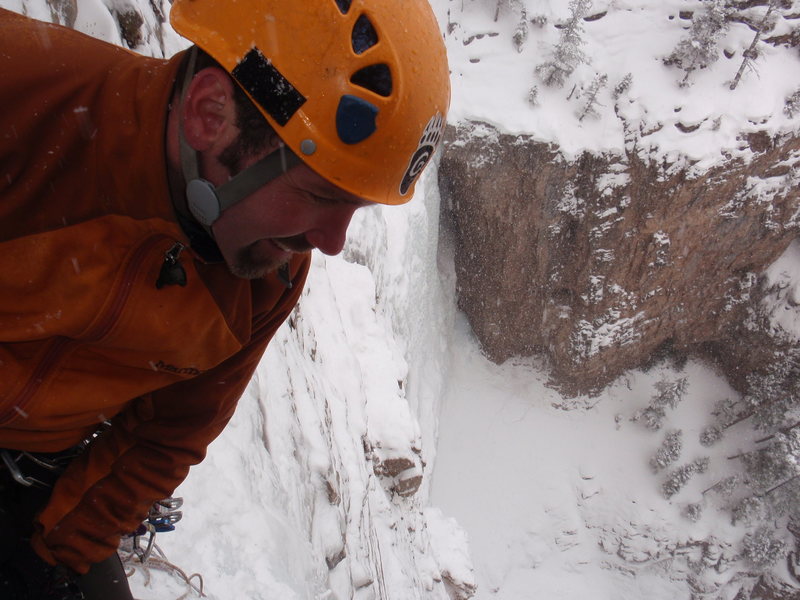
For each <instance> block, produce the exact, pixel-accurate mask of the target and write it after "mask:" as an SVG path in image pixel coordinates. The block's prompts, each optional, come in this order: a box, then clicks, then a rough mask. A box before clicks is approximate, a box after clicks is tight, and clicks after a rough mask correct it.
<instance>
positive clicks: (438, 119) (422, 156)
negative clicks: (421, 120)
mask: <svg viewBox="0 0 800 600" xmlns="http://www.w3.org/2000/svg"><path fill="white" fill-rule="evenodd" d="M444 125H445V122H444V117H442V114H441V113H436V114H435V115H434V116H433V117H431V120H430V121H428V124H427V125H426V126H425V130H424V131H423V132H422V137H421V138H420V139H419V144H417V149H416V150H415V151H414V154H413V155H412V156H411V160H410V161H408V167H406V172H405V174H404V175H403V180H402V181H401V182H400V195H401V196H405V195H406V192H408V189H409V188H410V187H411V185H412V184H413V183H414V181H415V180H416V179H417V177H419V174H420V173H422V170H423V169H424V168H425V165H427V164H428V161H429V160H430V159H431V157H432V156H433V153H434V152H436V148H437V147H438V145H439V142H440V141H441V139H442V135H443V133H444Z"/></svg>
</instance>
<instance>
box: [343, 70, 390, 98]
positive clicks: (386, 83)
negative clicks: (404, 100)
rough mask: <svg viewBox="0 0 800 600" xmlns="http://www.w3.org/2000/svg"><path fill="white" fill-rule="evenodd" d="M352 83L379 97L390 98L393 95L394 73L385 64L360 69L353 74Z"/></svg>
mask: <svg viewBox="0 0 800 600" xmlns="http://www.w3.org/2000/svg"><path fill="white" fill-rule="evenodd" d="M350 82H351V83H353V84H354V85H357V86H359V87H362V88H365V89H367V90H369V91H370V92H375V93H376V94H378V95H379V96H384V97H388V96H391V94H392V73H391V71H390V70H389V66H388V65H385V64H383V63H381V64H378V65H369V66H368V67H364V68H363V69H359V70H358V71H356V72H355V73H353V76H352V77H351V78H350Z"/></svg>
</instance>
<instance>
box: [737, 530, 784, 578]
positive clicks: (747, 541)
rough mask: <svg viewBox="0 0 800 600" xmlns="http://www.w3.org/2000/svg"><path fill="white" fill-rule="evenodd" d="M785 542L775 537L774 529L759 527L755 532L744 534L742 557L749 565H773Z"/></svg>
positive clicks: (761, 567) (782, 552)
mask: <svg viewBox="0 0 800 600" xmlns="http://www.w3.org/2000/svg"><path fill="white" fill-rule="evenodd" d="M785 549H786V544H785V543H784V542H783V540H780V539H777V538H776V537H775V531H774V530H773V529H770V528H768V527H759V528H758V529H757V530H756V531H755V533H752V534H748V535H746V536H745V538H744V541H743V542H742V557H743V558H744V559H745V560H746V561H747V562H748V563H750V565H751V566H753V567H756V568H758V569H764V568H767V567H771V566H772V565H774V564H775V563H776V562H777V561H778V559H779V558H780V557H781V556H783V554H784V550H785Z"/></svg>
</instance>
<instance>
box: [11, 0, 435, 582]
mask: <svg viewBox="0 0 800 600" xmlns="http://www.w3.org/2000/svg"><path fill="white" fill-rule="evenodd" d="M171 22H172V24H173V26H174V27H175V29H176V30H177V31H178V32H179V33H181V34H182V35H184V36H185V37H187V38H188V39H189V40H191V41H192V42H194V43H195V44H196V47H195V48H194V49H192V50H191V51H189V52H185V53H181V54H179V55H177V56H176V57H173V58H172V59H171V60H169V61H162V60H156V59H150V58H144V57H141V56H137V55H134V54H132V53H130V52H127V51H125V50H122V49H120V48H116V47H113V46H109V45H107V44H104V43H102V42H98V41H96V40H92V39H90V38H87V37H85V36H83V35H81V34H78V33H75V32H72V31H69V30H66V29H64V28H61V27H58V26H54V25H49V24H44V23H39V22H35V21H31V20H29V19H27V18H25V17H22V16H19V15H15V14H13V13H9V12H7V11H2V10H0V73H3V83H2V86H0V106H2V108H3V111H2V112H0V251H1V252H0V448H3V449H5V452H4V456H5V461H6V465H5V471H6V477H5V479H6V482H8V481H10V476H14V477H16V478H17V479H18V480H20V479H21V480H22V481H23V482H24V481H26V480H27V481H31V480H34V479H37V480H39V479H48V478H49V479H50V480H55V479H57V481H56V482H55V485H54V486H53V488H52V489H49V487H48V486H47V485H45V486H38V484H37V485H34V486H33V487H34V488H36V489H39V488H42V489H43V490H44V491H39V492H37V493H38V494H39V497H38V500H37V501H36V502H34V504H36V503H37V502H38V503H40V504H42V503H43V504H44V506H43V508H42V507H41V506H37V507H35V509H34V508H31V502H30V501H29V499H28V497H24V499H20V497H22V496H25V494H22V493H21V492H20V491H19V490H20V489H21V487H24V486H20V487H16V488H12V487H11V485H10V484H8V483H6V484H5V487H3V484H0V494H2V495H1V496H0V499H5V502H4V503H2V502H0V527H7V528H9V530H10V528H12V527H13V528H14V529H15V531H14V534H13V535H5V536H4V537H2V538H0V539H2V540H5V544H3V543H0V564H2V565H3V568H4V569H5V571H0V573H3V572H5V573H6V585H8V586H10V585H18V586H19V588H20V589H22V588H23V587H25V586H27V591H26V593H27V594H29V596H27V597H31V598H36V597H56V595H57V594H61V595H60V596H58V597H63V598H67V597H76V598H77V597H81V596H80V595H79V594H85V595H86V596H87V597H88V595H89V594H90V593H94V592H87V590H88V589H89V588H91V587H92V586H93V584H91V583H89V582H88V580H87V579H86V577H84V578H82V579H80V580H79V581H77V583H76V580H75V578H74V577H72V574H74V573H78V574H85V573H87V572H89V573H90V575H89V576H88V577H90V578H91V576H92V573H94V572H95V571H96V570H97V567H96V565H98V564H104V563H103V561H104V560H106V559H107V557H109V556H112V555H113V554H114V552H115V550H116V548H117V545H118V543H119V540H120V536H122V535H124V534H126V533H127V532H130V531H133V530H134V529H136V527H137V525H138V524H139V523H141V521H142V519H143V517H144V516H145V514H146V513H147V511H148V509H149V507H150V506H151V505H152V504H153V502H154V501H157V500H159V499H161V498H164V497H166V496H169V495H170V494H171V493H172V491H173V490H174V488H175V487H176V486H177V484H178V483H180V482H181V481H182V480H183V478H184V477H185V476H186V474H187V473H188V469H189V466H190V465H192V464H196V463H198V462H199V461H201V460H202V458H203V456H204V453H205V449H206V447H207V445H208V444H209V443H210V442H211V440H213V439H214V437H216V436H217V435H218V434H219V432H220V431H221V430H222V428H223V427H224V426H225V424H226V423H227V421H228V420H229V419H230V417H231V415H232V413H233V410H234V408H235V405H236V402H237V400H238V398H239V396H240V395H241V393H242V391H243V390H244V388H245V386H246V384H247V382H248V380H249V378H250V376H251V374H252V372H253V370H254V369H255V367H256V365H257V363H258V361H259V359H260V357H261V355H262V353H263V351H264V349H265V347H266V345H267V343H268V342H269V340H270V338H271V337H272V335H273V334H274V332H275V330H276V329H277V328H278V326H279V325H280V324H281V323H282V322H283V320H284V319H285V318H286V317H287V316H288V315H289V313H290V311H291V310H292V307H293V306H294V305H295V303H296V302H297V300H298V298H299V296H300V293H301V291H302V287H303V284H304V281H305V277H306V273H307V271H308V265H309V252H310V250H312V249H313V248H317V249H319V250H320V251H322V252H324V253H327V254H336V253H338V252H339V251H340V250H341V249H342V246H343V244H344V241H345V233H346V230H347V227H348V225H349V223H350V219H351V217H352V216H353V214H354V212H355V211H356V210H358V209H359V208H361V207H363V206H366V205H368V204H372V203H382V204H401V203H403V202H406V201H408V200H409V199H410V197H411V195H412V194H413V188H414V182H415V181H416V179H417V177H418V175H419V173H420V172H421V171H422V169H423V168H424V166H425V165H426V164H427V162H428V160H429V159H430V157H431V154H432V153H433V151H434V150H435V148H436V146H437V145H438V143H439V141H440V138H441V134H442V128H443V126H444V120H445V115H446V111H447V108H448V102H449V85H448V71H447V64H446V58H445V54H444V48H443V44H442V40H441V36H440V34H439V31H438V28H437V25H436V22H435V19H434V18H433V15H432V13H431V11H430V8H429V7H428V5H427V3H426V1H425V0H413V1H406V2H397V1H396V0H313V1H311V0H309V2H306V3H294V2H284V1H280V0H175V2H174V4H173V7H172V14H171ZM109 421H110V423H111V426H110V427H107V428H105V429H104V430H103V431H102V432H101V433H99V434H98V433H97V432H98V428H99V427H100V426H101V424H103V423H106V422H109ZM86 440H90V442H88V443H87V441H86ZM84 447H85V449H84ZM76 448H77V449H76ZM23 452H24V453H23ZM42 459H43V460H42ZM42 464H43V465H45V470H48V469H49V467H48V466H47V465H55V467H56V469H57V476H52V474H51V475H50V476H48V474H47V473H44V474H42V473H41V470H42V467H41V465H42ZM62 465H66V466H65V469H66V470H65V471H64V472H63V474H61V473H60V469H61V466H62ZM0 469H2V467H0ZM0 474H2V473H0ZM0 481H1V480H0ZM44 483H48V482H44ZM26 493H27V492H26ZM48 496H49V498H48ZM40 509H41V510H40ZM26 510H29V511H30V512H35V513H36V514H35V516H33V515H27V516H24V513H25V511H26ZM4 515H5V517H6V520H5V521H2V518H3V516H4ZM19 515H23V516H22V517H20V516H19ZM30 520H32V521H33V522H32V523H30ZM4 523H5V524H4ZM4 533H6V532H4ZM28 538H30V546H31V547H32V548H33V549H34V550H35V554H33V552H28V546H27V540H28ZM10 540H11V541H10ZM20 544H22V545H20ZM4 546H5V548H4ZM4 552H5V554H4ZM26 553H27V554H26ZM21 557H22V558H21ZM37 561H38V562H37ZM39 567H41V570H40V571H37V569H38V568H39ZM42 573H46V574H47V577H49V578H51V579H53V581H56V580H57V581H56V583H53V582H52V581H50V582H47V583H46V584H45V583H43V582H42V581H39V580H40V579H42V577H43V575H42ZM15 577H16V580H15V581H14V582H11V581H12V580H13V579H14V578H15ZM8 582H11V583H8ZM2 583H3V580H2V579H0V584H2ZM59 586H60V587H59ZM81 586H83V587H84V589H83V590H81V591H78V588H80V587H81ZM8 589H11V588H8ZM53 590H56V591H53ZM64 590H67V591H64ZM2 593H3V588H2V587H0V597H2ZM104 593H105V594H106V595H105V596H102V597H104V598H112V597H114V596H112V595H111V593H114V594H116V593H117V592H110V593H109V592H104ZM46 594H50V596H46ZM54 594H55V595H54ZM67 594H73V596H68V595H67ZM120 594H122V593H121V592H120ZM119 597H125V596H124V595H119Z"/></svg>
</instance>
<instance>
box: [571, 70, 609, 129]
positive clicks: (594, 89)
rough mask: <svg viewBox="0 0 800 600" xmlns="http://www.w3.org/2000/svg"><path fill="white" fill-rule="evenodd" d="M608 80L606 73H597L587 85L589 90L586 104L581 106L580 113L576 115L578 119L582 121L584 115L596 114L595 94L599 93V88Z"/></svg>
mask: <svg viewBox="0 0 800 600" xmlns="http://www.w3.org/2000/svg"><path fill="white" fill-rule="evenodd" d="M607 81H608V75H605V74H603V75H597V76H596V77H595V78H594V80H593V81H592V84H591V85H590V86H589V91H588V92H587V98H586V104H584V106H583V110H582V111H581V113H580V115H579V116H578V121H583V118H584V117H585V116H586V115H592V116H597V114H598V113H597V109H596V108H595V106H596V105H597V104H598V102H597V94H599V93H600V90H601V89H603V88H604V87H605V85H606V82H607Z"/></svg>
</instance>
